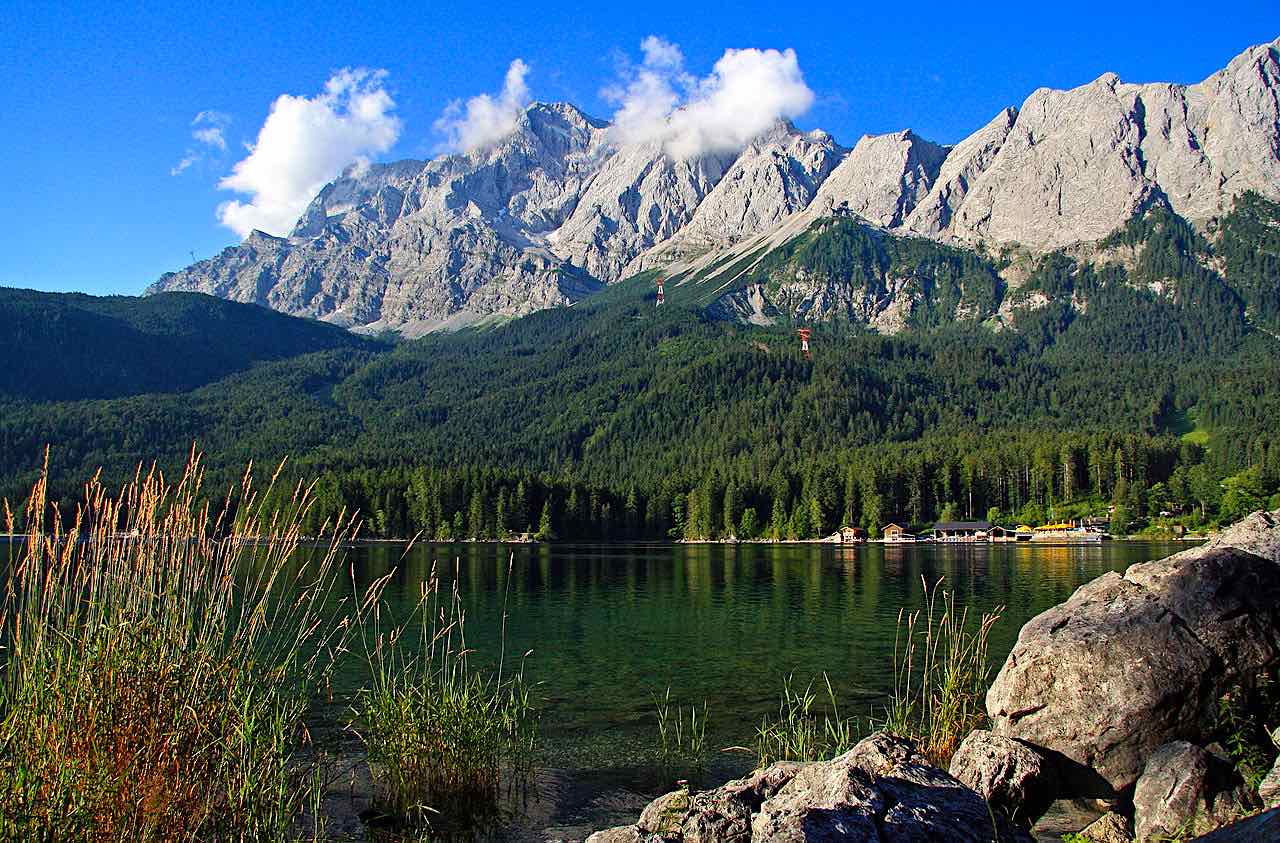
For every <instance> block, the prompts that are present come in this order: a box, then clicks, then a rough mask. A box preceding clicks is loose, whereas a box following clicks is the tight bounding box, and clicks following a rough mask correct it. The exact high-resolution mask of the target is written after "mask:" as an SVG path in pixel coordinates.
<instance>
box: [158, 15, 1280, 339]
mask: <svg viewBox="0 0 1280 843" xmlns="http://www.w3.org/2000/svg"><path fill="white" fill-rule="evenodd" d="M1245 190H1254V191H1257V192H1259V193H1261V194H1262V195H1263V196H1267V197H1272V198H1280V39H1278V40H1277V41H1275V42H1272V43H1271V44H1266V45H1262V46H1258V47H1253V48H1251V49H1249V50H1247V51H1245V52H1244V53H1242V54H1241V55H1240V56H1238V57H1236V58H1235V59H1234V60H1233V61H1232V62H1231V63H1230V64H1229V65H1228V66H1227V67H1226V68H1225V69H1223V70H1222V71H1220V72H1218V73H1215V74H1214V75H1213V76H1211V77H1209V78H1208V79H1206V80H1204V81H1203V82H1201V83H1199V84H1196V85H1173V84H1144V85H1134V84H1126V83H1123V82H1121V81H1120V80H1119V79H1118V78H1117V77H1116V76H1115V75H1114V74H1106V75H1104V76H1102V77H1100V78H1099V79H1097V80H1095V81H1094V82H1092V83H1090V84H1088V85H1084V86H1081V87H1079V88H1075V89H1073V90H1070V91H1054V90H1049V89H1041V90H1038V91H1036V92H1034V93H1033V94H1031V96H1030V97H1028V98H1027V100H1026V102H1024V103H1023V104H1022V106H1021V107H1020V108H1017V109H1015V108H1008V109H1005V110H1004V111H1002V112H1001V113H1000V114H998V115H996V117H995V118H994V119H992V120H991V122H990V123H988V124H987V125H986V126H984V127H983V128H982V129H980V130H979V131H977V132H976V133H974V134H973V135H972V136H970V137H968V138H966V139H965V140H963V141H962V142H960V143H959V144H957V145H956V146H955V147H953V148H947V147H942V146H939V145H937V144H934V143H931V142H929V141H927V140H924V139H922V138H920V137H919V136H917V135H915V134H914V133H913V132H910V131H903V132H897V133H892V134H887V135H880V136H874V137H873V136H867V137H864V138H862V139H861V140H860V141H859V142H858V144H857V145H856V146H855V147H854V148H853V149H852V150H851V151H847V150H845V149H843V148H841V147H840V146H838V145H837V144H836V143H835V141H834V140H832V138H831V137H830V136H829V135H827V134H825V133H823V132H817V131H815V132H808V133H802V132H799V131H797V130H796V129H795V128H794V127H792V126H790V125H787V124H779V125H776V126H774V127H773V128H772V129H770V130H769V131H768V132H766V133H765V134H763V135H761V136H760V137H758V138H757V139H756V140H755V141H753V142H752V143H750V144H749V145H748V146H747V147H746V148H745V149H743V150H742V151H741V152H739V153H737V154H724V155H710V156H705V157H702V158H697V159H692V160H687V161H681V160H675V159H672V158H670V157H669V156H668V155H666V154H665V153H664V152H663V151H662V149H661V148H660V147H659V146H657V145H643V144H641V145H630V146H618V145H616V144H615V143H613V142H612V141H611V137H610V133H609V131H608V126H607V125H606V124H604V123H602V122H600V121H597V120H593V119H591V118H590V117H587V116H586V115H585V114H583V113H582V112H581V111H579V110H578V109H576V108H574V107H573V106H571V105H567V104H563V103H561V104H534V105H532V106H530V107H529V108H528V109H527V110H526V111H525V112H524V113H523V114H522V115H521V117H520V119H519V121H518V124H517V126H516V129H515V130H514V131H513V132H512V134H511V135H510V136H508V137H507V138H506V139H504V140H503V141H502V142H501V143H499V144H498V145H496V146H495V147H493V148H492V149H489V150H487V151H484V152H478V153H471V154H467V155H451V156H446V157H442V158H438V159H436V160H433V161H429V162H422V161H401V162H396V163H393V164H386V165H373V166H370V167H367V168H365V169H364V170H362V171H350V172H348V173H346V174H344V175H343V176H342V177H341V178H339V179H338V180H336V181H334V182H333V183H331V184H330V185H328V186H327V187H325V188H324V190H322V191H321V193H320V194H319V195H318V196H317V197H316V198H315V200H314V201H313V202H312V203H311V206H310V207H309V208H308V209H307V211H306V212H305V213H304V215H303V216H302V218H301V219H300V220H299V221H298V223H297V226H296V227H295V229H294V231H293V232H292V233H291V234H290V236H289V237H286V238H276V237H270V236H267V235H264V234H261V233H259V232H255V233H254V234H252V235H250V236H249V237H248V238H247V239H246V240H245V241H244V242H243V243H241V244H239V245H237V246H233V247H231V248H229V249H226V250H224V251H223V252H222V253H221V254H219V255H217V256H216V257H214V258H211V259H209V260H205V261H200V262H198V263H196V264H194V265H192V266H190V267H188V268H186V269H184V270H182V271H180V272H175V273H170V274H168V275H165V276H164V277H162V278H161V279H160V280H159V281H157V282H156V283H155V284H154V285H152V287H151V290H152V291H159V290H197V291H201V292H208V293H212V294H215V295H219V296H223V297H226V298H231V299H235V300H239V301H251V302H257V303H260V304H265V305H268V306H270V307H273V308H276V309H278V310H283V311H285V312H288V313H292V314H297V315H307V316H313V317H318V318H322V319H326V320H329V321H332V322H336V323H338V324H342V325H347V326H351V327H361V328H366V329H377V328H383V327H390V328H396V329H399V330H402V331H404V332H406V333H408V334H414V333H419V332H422V331H426V330H432V329H435V328H439V327H449V326H457V325H463V324H468V323H471V322H474V321H477V320H483V319H491V318H495V317H509V316H517V315H521V314H524V313H527V312H530V311H533V310H537V309H540V308H545V307H554V306H559V305H565V304H569V303H572V302H573V301H576V300H577V299H579V298H581V297H582V296H584V295H587V294H589V293H590V292H592V291H593V290H595V289H597V288H598V287H599V286H600V285H602V284H605V283H609V282H612V281H616V280H618V279H620V278H623V277H626V276H628V275H631V274H634V273H636V272H639V271H642V270H645V269H652V268H661V269H663V270H664V271H665V272H668V273H669V274H671V275H672V276H677V277H679V276H683V277H686V278H687V277H692V276H696V275H699V274H704V273H701V270H704V269H706V268H707V267H708V266H712V265H721V266H723V265H727V264H743V267H742V268H746V267H747V266H749V265H751V264H752V263H753V262H754V261H758V260H759V259H760V258H761V256H763V255H766V254H768V253H769V252H771V251H772V250H774V249H776V248H778V247H779V246H781V245H783V244H786V243H788V242H789V241H790V240H792V239H794V238H796V237H799V236H801V235H803V234H804V233H806V232H808V231H810V230H811V228H812V227H813V225H814V224H815V223H817V222H818V221H820V220H822V219H824V218H826V217H829V216H855V217H859V218H861V219H863V220H865V221H867V222H868V223H870V224H872V225H874V226H877V227H879V228H882V229H885V230H887V231H889V232H892V233H894V234H897V235H902V236H917V237H925V238H930V239H935V240H940V241H945V242H950V243H955V244H960V245H968V246H972V245H975V244H978V243H984V244H991V245H995V246H1005V245H1011V244H1017V245H1019V246H1021V247H1022V248H1023V249H1025V250H1029V251H1032V252H1042V251H1048V250H1052V249H1056V248H1059V247H1062V246H1066V245H1070V244H1075V243H1080V242H1091V241H1096V240H1099V239H1100V238H1102V237H1105V236H1106V235H1107V234H1109V233H1110V232H1112V231H1114V230H1115V229H1116V228H1118V227H1119V226H1120V225H1122V224H1123V223H1124V222H1125V221H1126V220H1128V219H1130V218H1131V217H1132V216H1133V214H1134V213H1135V212H1136V211H1139V210H1141V209H1142V208H1144V207H1146V206H1148V205H1150V204H1152V203H1163V204H1167V205H1168V206H1169V207H1171V208H1172V209H1173V210H1174V211H1175V212H1177V213H1178V214H1180V215H1182V216H1183V217H1185V218H1187V219H1190V220H1193V221H1203V220H1208V219H1210V218H1213V217H1216V216H1219V215H1220V214H1222V213H1223V212H1224V210H1225V209H1226V208H1228V207H1229V205H1230V203H1231V200H1232V198H1233V197H1234V196H1235V195H1237V194H1239V193H1241V192H1243V191H1245ZM747 256H753V257H752V259H751V260H746V261H745V263H744V259H745V258H746V257H747ZM720 280H721V282H723V281H725V280H726V279H723V278H721V279H720ZM790 280H791V282H792V283H793V285H794V284H796V283H798V284H799V287H797V288H796V289H794V290H792V291H791V293H790V294H791V295H792V297H793V298H795V297H797V296H798V297H799V298H800V299H803V298H805V296H806V295H808V294H809V293H816V290H808V291H807V290H806V289H805V288H804V285H805V283H806V282H805V279H804V278H803V277H800V278H798V279H797V278H792V279H790ZM830 282H831V279H824V283H826V284H828V285H829V284H830ZM836 286H837V287H839V283H838V279H837V285H836ZM890 286H891V287H892V285H890ZM899 286H900V287H901V288H902V291H903V294H904V295H918V290H917V289H916V288H915V287H913V286H912V285H911V284H900V285H899ZM875 292H876V295H877V299H876V302H875V304H874V306H873V307H872V309H873V310H875V311H876V313H888V314H889V315H888V316H887V317H885V318H886V319H887V320H888V322H887V323H886V324H887V325H892V324H897V322H900V321H901V320H900V319H898V317H897V316H895V315H894V314H895V313H900V312H904V310H905V311H906V312H909V311H910V310H911V309H912V307H913V305H912V304H911V302H909V301H906V300H905V299H903V300H902V301H899V299H900V298H901V297H900V296H898V295H897V294H895V293H894V292H893V290H892V289H889V290H887V292H886V295H887V298H886V297H885V296H880V294H879V291H875ZM832 295H835V297H836V298H840V291H839V290H838V289H836V290H835V291H834V292H831V291H828V295H827V298H831V296H832ZM859 295H862V294H861V293H860V294H859ZM845 298H849V297H847V296H846V297H845ZM854 298H856V296H855V297H854ZM864 298H865V297H864ZM882 299H883V300H882ZM738 306H743V307H748V309H750V307H751V306H750V302H749V301H748V302H746V303H745V304H744V303H742V302H739V303H738ZM855 309H856V308H855ZM864 309H865V308H864ZM868 312H869V313H870V311H868ZM871 321H872V322H874V321H875V320H874V319H872V320H871Z"/></svg>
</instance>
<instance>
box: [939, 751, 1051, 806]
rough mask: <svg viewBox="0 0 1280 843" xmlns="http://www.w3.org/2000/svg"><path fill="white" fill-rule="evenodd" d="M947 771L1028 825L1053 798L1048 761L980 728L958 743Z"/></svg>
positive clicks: (991, 803) (988, 800) (993, 804)
mask: <svg viewBox="0 0 1280 843" xmlns="http://www.w3.org/2000/svg"><path fill="white" fill-rule="evenodd" d="M950 772H951V775H953V776H955V778H956V779H957V780H958V781H960V782H961V783H962V784H964V785H966V786H967V787H971V788H973V789H974V790H975V791H977V792H978V793H979V794H980V795H981V796H982V797H983V798H984V799H986V800H987V804H988V805H990V806H991V808H992V809H993V810H996V811H1000V812H1001V813H1003V814H1004V815H1005V816H1007V817H1009V818H1010V819H1013V820H1015V821H1017V822H1019V823H1022V824H1024V825H1028V826H1029V825H1031V824H1033V823H1034V822H1035V821H1036V820H1038V819H1039V818H1040V817H1041V815H1043V814H1044V812H1045V811H1046V810H1048V808H1049V805H1050V804H1052V803H1053V800H1054V798H1055V793H1056V781H1055V779H1056V777H1055V775H1054V773H1053V770H1052V767H1051V765H1050V763H1049V761H1048V759H1046V758H1045V757H1044V756H1043V755H1041V754H1040V753H1038V752H1036V751H1035V750H1033V749H1031V748H1030V747H1028V746H1027V745H1026V744H1024V743H1021V742H1020V741H1015V740H1012V739H1010V738H1006V737H1002V736H1000V735H997V734H995V733H993V732H988V731H986V730H983V729H978V730H975V731H973V732H970V733H969V736H968V737H966V738H965V739H964V740H963V741H962V742H961V743H960V747H959V748H958V749H957V750H956V754H955V755H953V756H952V757H951V768H950Z"/></svg>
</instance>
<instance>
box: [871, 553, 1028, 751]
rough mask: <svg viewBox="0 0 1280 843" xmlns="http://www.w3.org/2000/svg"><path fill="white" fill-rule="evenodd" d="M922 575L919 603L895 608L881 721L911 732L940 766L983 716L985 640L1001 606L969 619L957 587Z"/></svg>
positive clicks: (908, 734) (890, 728)
mask: <svg viewBox="0 0 1280 843" xmlns="http://www.w3.org/2000/svg"><path fill="white" fill-rule="evenodd" d="M921 581H922V583H923V585H924V597H925V606H924V608H923V609H919V610H916V611H914V612H910V613H905V612H901V611H900V612H899V613H898V631H897V634H896V635H895V636H894V645H893V666H894V683H893V696H892V698H891V699H890V702H889V708H888V711H887V713H886V717H885V720H884V722H883V723H882V724H880V725H881V726H882V727H883V728H884V729H885V730H886V731H889V732H892V733H893V734H895V735H899V736H901V737H907V738H911V739H913V740H915V741H916V743H917V744H918V745H919V746H920V749H921V751H922V752H923V753H924V754H925V755H927V756H928V757H929V758H930V759H932V760H933V761H934V762H936V763H938V764H940V765H942V766H946V764H947V762H948V761H950V759H951V756H952V755H954V754H955V751H956V748H957V747H958V746H959V744H960V741H962V740H963V739H964V737H965V736H966V735H967V734H969V732H971V731H973V730H974V729H978V728H982V727H984V726H985V725H987V723H988V719H987V715H986V710H985V707H984V700H985V697H986V693H987V684H988V681H989V679H990V677H991V664H990V662H989V660H988V658H987V644H988V639H989V637H990V633H991V628H992V627H993V626H994V625H995V624H996V622H997V621H998V620H999V619H1000V616H1001V614H1003V612H1004V607H1003V606H1001V607H997V608H996V609H995V610H993V611H990V612H985V613H983V614H982V616H981V617H979V618H976V619H973V620H971V619H970V617H969V609H968V608H967V607H965V608H961V609H957V607H956V599H955V594H954V593H952V592H948V591H942V590H941V584H942V580H941V579H939V580H938V581H937V582H935V583H934V584H933V585H932V586H930V585H929V583H928V582H927V581H924V580H923V578H921ZM939 595H941V599H940V600H939Z"/></svg>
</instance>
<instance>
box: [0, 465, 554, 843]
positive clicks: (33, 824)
mask: <svg viewBox="0 0 1280 843" xmlns="http://www.w3.org/2000/svg"><path fill="white" fill-rule="evenodd" d="M278 476H279V473H278V472H277V475H276V477H278ZM276 477H273V478H272V479H271V481H269V482H267V483H266V484H264V485H263V487H262V488H261V490H259V489H258V488H257V487H256V486H255V483H254V481H253V475H252V472H251V471H249V472H246V473H245V475H244V478H243V480H242V482H241V483H240V484H239V485H238V486H236V487H234V488H232V489H231V490H229V491H228V492H227V493H226V495H225V497H222V498H221V499H220V500H219V499H215V500H218V504H217V505H216V506H215V505H212V504H210V503H209V500H210V498H209V496H208V495H206V494H204V490H203V471H202V468H201V464H200V461H199V459H198V458H195V457H193V459H192V460H191V462H190V463H189V465H188V466H187V467H186V469H185V470H184V471H183V473H182V474H181V476H180V477H179V478H178V479H177V480H176V481H171V480H169V479H167V478H166V477H164V476H163V474H161V473H160V472H158V471H154V470H153V471H151V472H149V473H145V474H144V473H142V472H141V471H140V472H139V473H138V474H137V475H136V476H135V477H134V479H133V480H132V481H131V482H129V483H128V484H126V485H125V487H124V488H123V489H122V490H121V491H120V492H119V493H118V494H112V493H110V492H109V491H108V490H107V489H106V488H104V487H103V485H102V484H101V482H100V481H99V479H98V477H96V476H95V477H94V478H93V479H92V480H91V481H90V482H89V483H88V484H87V485H86V487H85V489H84V496H83V501H84V503H83V504H82V505H81V506H80V507H78V509H77V510H76V512H74V513H62V512H59V511H58V508H57V506H56V505H54V504H51V503H50V502H49V501H48V500H47V497H46V488H47V487H46V484H45V481H44V480H43V479H41V480H40V481H39V482H37V483H36V485H35V487H34V488H33V490H32V493H31V495H30V497H29V500H28V503H27V505H26V506H25V509H24V510H23V511H22V512H20V513H18V514H15V513H13V512H12V511H11V509H10V508H9V506H8V504H6V505H5V516H6V522H7V523H6V528H7V530H8V532H9V533H10V534H11V535H14V536H15V537H17V538H18V540H16V541H13V542H11V543H10V545H9V547H10V550H9V557H10V558H9V560H8V561H9V568H8V571H7V572H6V574H5V578H4V579H3V580H2V581H0V585H2V586H3V593H2V594H0V839H6V840H19V839H20V840H59V841H62V840H94V841H98V840H170V839H252V840H266V841H270V840H285V839H290V840H296V839H315V838H320V837H323V836H324V828H323V820H322V817H321V811H320V810H319V805H320V800H321V796H322V792H323V790H324V788H325V786H326V784H327V782H326V775H327V774H328V772H329V768H328V766H327V762H326V758H327V752H328V749H329V748H328V747H325V746H317V745H316V744H315V743H314V742H313V741H312V738H311V734H310V733H309V731H308V729H307V726H306V718H307V716H308V714H309V711H310V707H311V705H312V703H313V701H314V700H316V699H318V698H322V697H325V696H327V694H328V689H329V688H330V687H331V683H330V678H331V676H332V674H333V671H334V670H335V666H336V665H337V664H338V662H339V659H341V658H346V659H361V658H364V659H367V661H368V664H367V665H366V667H367V669H368V671H369V673H370V675H372V677H373V679H372V682H371V684H370V685H369V686H368V687H366V688H365V689H364V690H362V691H361V692H360V693H359V694H358V695H357V702H356V706H355V711H354V713H353V719H354V720H355V722H356V724H357V727H358V730H359V731H358V734H359V736H360V737H361V738H362V739H363V740H364V743H365V746H366V747H367V750H368V756H369V757H368V762H369V764H370V767H371V769H372V770H373V772H374V779H375V782H377V783H378V784H379V786H380V791H379V792H380V794H382V798H381V799H380V801H379V803H378V807H379V809H380V810H381V811H382V812H383V817H384V818H385V819H387V820H388V821H390V822H392V823H394V824H396V825H397V827H403V828H409V829H412V830H414V832H415V833H417V832H418V831H430V830H431V829H432V828H433V827H435V826H437V825H440V824H452V823H456V821H457V818H458V817H459V816H461V815H463V814H466V815H468V816H469V815H471V814H474V813H476V812H477V811H479V810H481V809H482V807H483V806H484V805H486V804H489V803H491V802H492V801H493V797H494V796H495V793H496V790H497V789H498V785H499V784H500V783H501V782H502V781H503V780H504V779H503V776H504V775H505V773H506V772H507V770H508V769H509V768H510V764H511V762H512V760H513V759H519V760H521V761H525V760H527V759H530V758H531V757H532V750H533V746H534V742H535V740H536V732H535V731H534V730H533V728H532V724H533V722H534V721H533V713H532V710H531V708H530V706H529V697H528V694H527V691H526V690H525V688H524V686H523V683H522V677H521V676H520V674H519V672H518V671H517V672H515V673H513V674H512V675H510V676H506V677H504V676H503V674H502V671H501V669H499V672H498V674H497V675H496V676H494V677H489V676H488V675H486V674H484V673H482V672H481V671H479V670H476V669H474V668H473V667H472V666H471V664H470V663H469V661H468V652H469V651H468V650H467V649H466V639H465V624H464V618H463V617H462V613H461V609H460V606H461V604H460V602H459V600H458V595H457V593H456V590H455V592H454V593H453V594H452V596H451V597H450V598H448V599H446V600H445V601H444V605H442V603H441V600H440V599H439V595H438V594H437V592H436V589H435V586H434V585H433V586H432V587H431V588H430V589H429V590H428V591H427V592H424V595H423V602H422V605H421V606H420V607H419V610H420V611H419V614H420V617H419V622H420V623H421V625H422V626H421V630H422V635H421V638H420V641H413V636H407V635H406V634H405V633H406V629H404V628H399V629H397V630H395V631H394V632H392V633H389V634H387V635H383V636H374V637H373V638H372V645H371V646H366V647H364V648H363V652H361V649H362V648H359V647H353V646H352V644H353V643H354V642H355V641H356V640H357V636H361V633H362V632H363V633H364V634H363V636H362V637H363V638H364V640H365V643H366V645H369V643H370V641H371V638H370V633H369V632H368V630H370V629H375V630H376V629H377V628H378V627H377V620H378V619H377V613H378V612H379V610H380V605H381V603H380V595H381V592H382V589H383V587H384V586H385V584H386V582H387V580H388V579H389V578H390V576H391V575H390V574H389V575H388V576H387V577H384V578H383V579H381V580H378V581H376V582H374V583H373V584H371V585H370V586H369V587H368V588H366V589H363V590H361V591H359V592H357V591H356V590H355V588H354V586H353V585H351V584H349V580H348V577H349V576H350V575H349V572H348V571H347V570H346V569H345V566H344V564H343V557H342V548H343V547H344V546H346V545H347V544H348V543H350V542H352V541H354V540H356V539H357V537H358V522H357V519H356V518H355V516H354V515H350V514H347V513H342V514H341V515H340V516H338V517H336V518H332V519H327V520H326V521H325V522H324V523H323V525H322V529H321V531H320V532H321V533H322V535H323V536H324V537H325V538H324V540H323V541H322V542H321V543H319V544H314V543H311V542H309V541H304V539H303V536H302V529H301V525H302V524H304V523H306V522H307V518H308V513H309V511H310V507H311V489H310V487H305V486H298V487H295V488H293V489H291V490H285V491H284V492H283V493H282V492H281V490H279V489H278V488H276V487H275V485H274V484H275V482H276ZM268 502H270V503H268ZM435 582H436V580H435V579H434V578H433V583H435ZM411 641H413V643H412V644H411V643H410V642H411ZM521 769H523V770H525V771H527V765H526V766H525V767H523V768H521ZM464 808H465V810H463V809H464Z"/></svg>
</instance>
